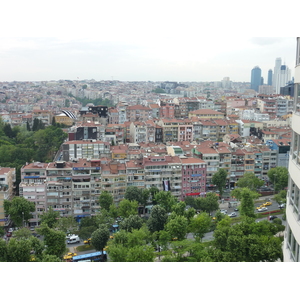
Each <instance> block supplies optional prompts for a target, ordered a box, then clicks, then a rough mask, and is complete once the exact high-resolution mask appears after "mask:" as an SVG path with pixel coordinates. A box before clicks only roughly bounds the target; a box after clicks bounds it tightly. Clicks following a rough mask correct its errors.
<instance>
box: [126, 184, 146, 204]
mask: <svg viewBox="0 0 300 300" xmlns="http://www.w3.org/2000/svg"><path fill="white" fill-rule="evenodd" d="M124 198H125V199H127V200H129V201H137V202H138V203H140V202H141V199H142V190H141V189H139V188H138V187H136V186H128V187H127V188H126V191H125V195H124Z"/></svg>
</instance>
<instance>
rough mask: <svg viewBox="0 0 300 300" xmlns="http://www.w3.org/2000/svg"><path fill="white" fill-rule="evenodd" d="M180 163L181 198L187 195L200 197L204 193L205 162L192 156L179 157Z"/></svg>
mask: <svg viewBox="0 0 300 300" xmlns="http://www.w3.org/2000/svg"><path fill="white" fill-rule="evenodd" d="M180 159H181V163H182V175H181V176H182V190H181V200H184V198H185V197H187V196H195V197H200V196H204V195H205V193H206V163H205V161H204V160H202V159H199V158H194V157H180Z"/></svg>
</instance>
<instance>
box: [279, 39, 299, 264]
mask: <svg viewBox="0 0 300 300" xmlns="http://www.w3.org/2000/svg"><path fill="white" fill-rule="evenodd" d="M294 91H295V92H294V111H293V117H292V147H291V150H290V159H289V168H288V170H289V184H288V193H287V201H286V222H287V224H286V231H285V238H284V245H283V259H284V262H299V261H300V222H299V220H300V201H299V200H300V37H297V49H296V66H295V90H294Z"/></svg>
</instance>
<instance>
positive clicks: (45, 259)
mask: <svg viewBox="0 0 300 300" xmlns="http://www.w3.org/2000/svg"><path fill="white" fill-rule="evenodd" d="M36 261H37V262H61V261H62V260H61V259H60V258H59V257H57V256H56V255H50V254H43V256H42V258H41V259H37V260H36Z"/></svg>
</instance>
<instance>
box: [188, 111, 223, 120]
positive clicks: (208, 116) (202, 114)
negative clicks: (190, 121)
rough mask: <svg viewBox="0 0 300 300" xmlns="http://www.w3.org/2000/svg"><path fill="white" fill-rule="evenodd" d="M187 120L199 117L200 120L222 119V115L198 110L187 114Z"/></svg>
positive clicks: (216, 112)
mask: <svg viewBox="0 0 300 300" xmlns="http://www.w3.org/2000/svg"><path fill="white" fill-rule="evenodd" d="M188 116H189V118H191V117H199V118H201V119H223V118H224V113H222V112H218V111H216V110H212V109H198V110H194V111H190V112H189V115H188Z"/></svg>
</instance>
